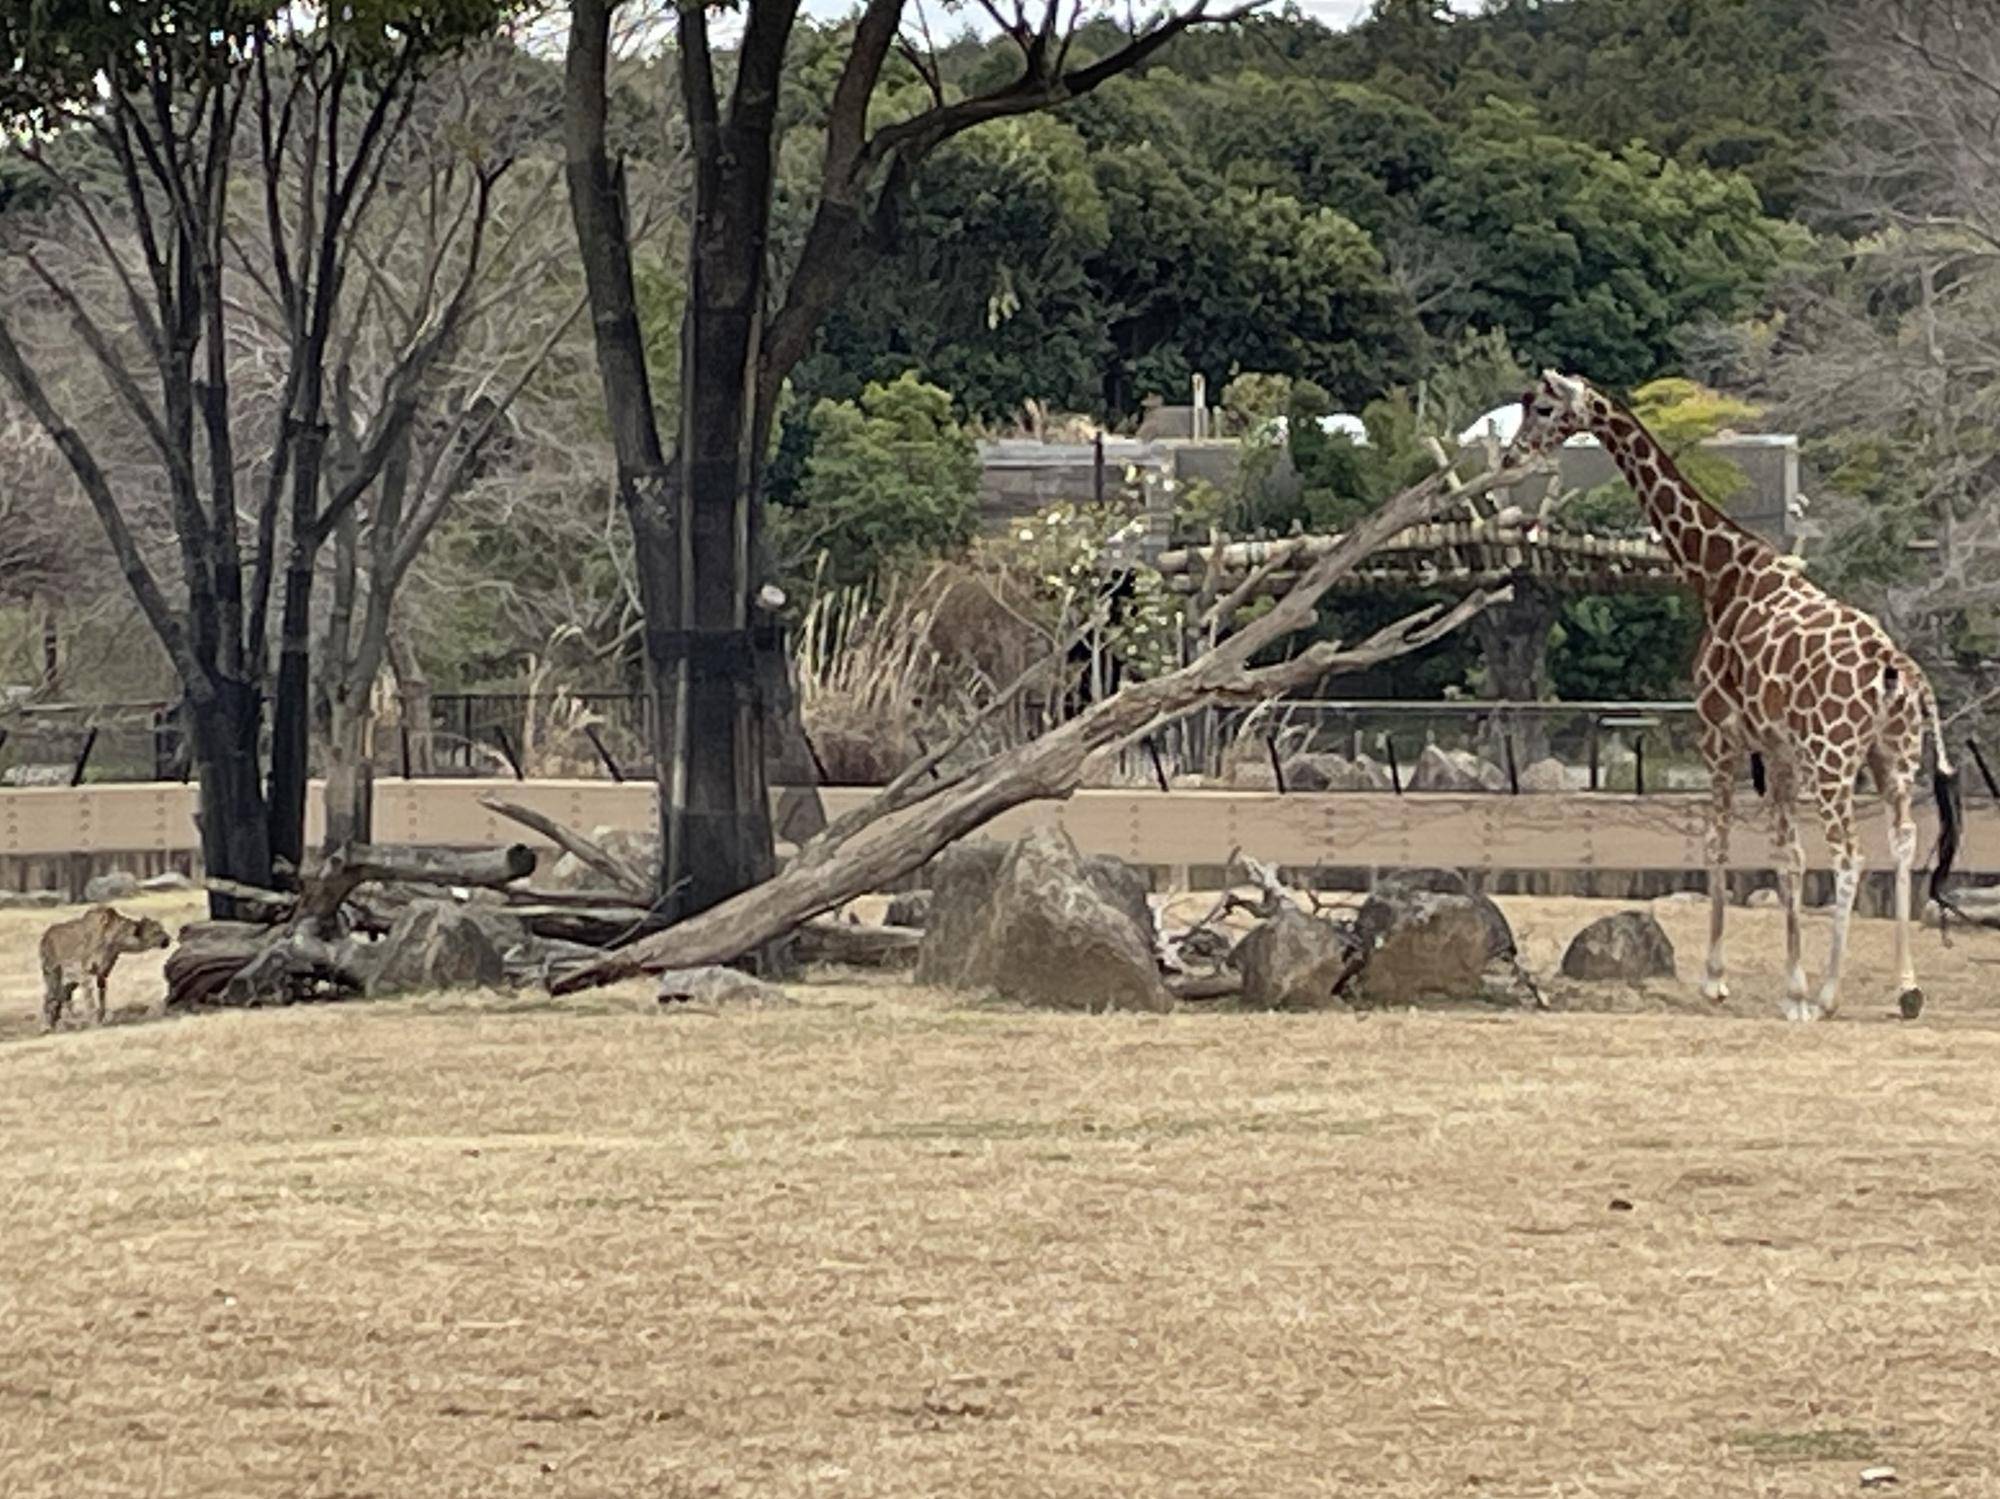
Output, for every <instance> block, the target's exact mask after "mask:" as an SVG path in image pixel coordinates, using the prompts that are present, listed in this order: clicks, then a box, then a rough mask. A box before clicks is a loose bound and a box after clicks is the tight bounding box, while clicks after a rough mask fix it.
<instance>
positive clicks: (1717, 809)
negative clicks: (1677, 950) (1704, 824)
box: [1701, 750, 1736, 1004]
mask: <svg viewBox="0 0 2000 1499" xmlns="http://www.w3.org/2000/svg"><path fill="white" fill-rule="evenodd" d="M1708 759H1709V798H1708V837H1707V853H1708V965H1707V967H1706V969H1705V970H1704V971H1703V974H1702V980H1701V996H1702V998H1703V999H1707V1000H1713V1001H1714V1002H1715V1003H1717V1004H1721V1003H1722V1002H1723V1001H1724V1000H1726V999H1728V998H1729V979H1728V964H1727V960H1726V959H1725V958H1724V956H1723V947H1722V928H1723V920H1724V917H1725V916H1726V914H1727V912H1728V909H1729V817H1730V812H1731V808H1732V804H1733V802H1734V799H1735V794H1736V762H1735V758H1734V757H1733V756H1732V755H1731V754H1730V753H1729V752H1728V751H1727V750H1721V751H1716V750H1711V751H1710V753H1709V757H1708Z"/></svg>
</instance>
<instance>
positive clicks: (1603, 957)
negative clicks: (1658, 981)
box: [1562, 911, 1674, 982]
mask: <svg viewBox="0 0 2000 1499" xmlns="http://www.w3.org/2000/svg"><path fill="white" fill-rule="evenodd" d="M1562 971H1563V973H1564V975H1565V976H1566V977H1569V978H1573V979H1617V980H1624V981H1627V982H1631V981H1636V980H1639V979H1651V978H1672V977H1673V976H1674V944H1673V943H1672V942H1670V941H1669V940H1668V939H1667V934H1666V932H1665V930H1664V929H1663V928H1662V927H1661V926H1660V924H1659V922H1657V921H1655V920H1654V919H1653V914H1652V913H1651V912H1650V911H1620V912H1619V913H1618V914H1617V915H1615V916H1605V917H1602V918H1600V919H1599V920H1597V921H1593V922H1592V923H1591V924H1590V925H1589V926H1587V927H1585V928H1584V929H1583V930H1582V931H1580V932H1578V933H1577V934H1576V937H1575V939H1574V940H1573V941H1571V943H1570V945H1569V951H1567V952H1565V953H1564V954H1563V960H1562Z"/></svg>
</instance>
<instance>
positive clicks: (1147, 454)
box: [979, 406, 1803, 549]
mask: <svg viewBox="0 0 2000 1499" xmlns="http://www.w3.org/2000/svg"><path fill="white" fill-rule="evenodd" d="M1190 412H1191V408H1187V407H1164V406H1163V407H1158V408H1155V410H1154V411H1153V412H1151V413H1149V420H1152V419H1158V425H1159V426H1160V427H1163V428H1171V427H1176V426H1183V425H1192V422H1191V421H1190V420H1187V418H1188V417H1189V415H1190ZM1099 446H1100V444H1098V443H1087V442H1075V443H1055V442H1041V441H1038V440H1036V439H1034V438H1005V439H1002V440H1000V441H997V442H982V443H981V444H980V445H979V463H980V481H979V513H980V522H981V525H982V527H983V528H984V529H986V530H992V531H997V530H1001V529H1003V528H1004V527H1005V526H1006V525H1007V523H1008V522H1009V521H1012V520H1017V519H1020V518H1021V517H1024V516H1028V515H1032V514H1034V513H1035V512H1036V511H1038V510H1042V509H1045V508H1047V507H1048V506H1050V505H1054V504H1058V503H1061V502H1064V501H1067V502H1069V503H1071V504H1089V503H1090V502H1091V501H1092V500H1093V499H1094V498H1095V497H1097V495H1098V494H1099V493H1100V483H1101V493H1102V496H1103V498H1104V500H1105V501H1106V502H1107V503H1111V504H1119V505H1123V506H1126V507H1128V508H1129V509H1130V510H1131V511H1132V512H1133V513H1134V514H1140V513H1143V514H1144V515H1145V516H1146V519H1147V527H1146V530H1147V534H1148V540H1149V541H1150V542H1151V543H1152V544H1154V545H1156V546H1165V545H1167V544H1168V543H1169V542H1170V541H1171V540H1172V539H1173V538H1172V535H1171V532H1172V521H1173V510H1174V504H1175V497H1176V495H1177V494H1178V492H1179V490H1180V487H1181V486H1183V485H1185V484H1189V483H1193V482H1196V481H1201V482H1206V483H1208V484H1212V485H1214V486H1215V487H1216V488H1218V489H1221V490H1225V491H1227V490H1229V489H1230V488H1232V487H1233V486H1234V485H1235V484H1236V482H1237V477H1238V475H1239V473H1240V472H1241V470H1242V464H1243V449H1242V444H1241V443H1240V442H1238V441H1237V440H1236V439H1234V438H1205V439H1202V438H1190V437H1181V436H1165V435H1159V436H1152V435H1142V436H1139V437H1108V436H1107V437H1105V438H1103V439H1102V442H1101V447H1102V460H1101V465H1102V474H1101V478H1100V473H1099V468H1100V458H1099ZM1702 446H1703V447H1704V448H1706V449H1707V450H1708V451H1710V452H1712V453H1714V454H1716V455H1717V456H1718V457H1722V458H1726V459H1728V460H1729V461H1730V462H1732V463H1734V464H1735V465H1736V467H1737V468H1738V469H1739V470H1741V472H1742V474H1743V477H1744V479H1745V481H1746V484H1745V487H1744V489H1743V490H1742V491H1741V492H1740V493H1739V494H1738V495H1737V496H1736V498H1735V499H1734V500H1733V501H1732V502H1731V504H1730V506H1729V511H1730V514H1731V515H1733V516H1734V517H1735V518H1736V519H1737V520H1738V521H1740V522H1741V523H1742V524H1744V525H1745V526H1747V527H1749V528H1750V529H1751V530H1752V531H1755V532H1756V533H1757V534H1758V535H1760V536H1763V537H1765V538H1767V539H1768V540H1770V541H1772V542H1773V543H1775V544H1776V545H1778V546H1780V547H1784V548H1787V549H1789V548H1791V547H1792V545H1793V543H1794V542H1795V541H1797V540H1798V538H1799V524H1798V519H1799V513H1800V511H1801V509H1802V507H1803V500H1802V498H1801V495H1800V492H1799V440H1798V438H1796V437H1794V436H1792V435H1791V434H1789V433H1742V434H1731V435H1729V436H1726V437H1716V438H1711V439H1709V440H1708V441H1707V442H1705V443H1704V444H1703V445H1702ZM1558 473H1559V475H1560V478H1561V482H1562V485H1563V487H1564V488H1566V489H1594V488H1596V487H1597V486H1598V485H1600V484H1607V483H1611V482H1613V481H1615V480H1616V479H1617V478H1618V471H1617V468H1616V467H1615V466H1614V465H1613V464H1612V462H1611V458H1610V456H1609V455H1608V454H1607V453H1605V451H1604V450H1603V449H1602V448H1601V447H1599V446H1598V444H1597V441H1596V439H1594V438H1588V437H1586V438H1578V439H1575V440H1573V441H1571V442H1570V443H1569V444H1568V445H1566V446H1565V447H1564V448H1563V449H1562V451H1561V454H1560V456H1559V458H1558ZM1265 482H1266V483H1267V484H1269V485H1271V486H1272V487H1273V488H1274V489H1275V490H1279V491H1282V490H1284V489H1285V488H1286V487H1287V486H1289V487H1290V488H1292V489H1294V490H1295V489H1296V487H1297V484H1298V479H1297V476H1296V475H1295V474H1294V473H1293V472H1292V469H1291V465H1290V463H1289V462H1287V461H1284V460H1283V459H1282V457H1281V460H1280V462H1279V463H1277V464H1276V465H1274V467H1273V469H1272V472H1271V473H1270V475H1269V476H1268V477H1267V479H1266V481H1265Z"/></svg>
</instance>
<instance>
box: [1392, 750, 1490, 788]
mask: <svg viewBox="0 0 2000 1499" xmlns="http://www.w3.org/2000/svg"><path fill="white" fill-rule="evenodd" d="M1405 784H1406V785H1407V787H1408V789H1409V790H1411V791H1450V792H1458V793H1461V794H1462V793H1465V792H1470V791H1505V790H1506V789H1507V776H1506V773H1505V772H1504V771H1502V770H1501V769H1500V768H1499V767H1498V766H1497V765H1489V764H1488V763H1487V762H1486V761H1484V760H1482V759H1480V758H1479V756H1477V755H1475V754H1473V753H1472V752H1471V751H1469V750H1447V749H1443V748H1441V747H1439V746H1438V745H1435V744H1427V745H1425V746H1424V752H1423V753H1422V754H1421V755H1419V756H1417V763H1416V765H1415V766H1413V767H1412V768H1411V770H1410V777H1409V780H1408V781H1407V782H1406V783H1405Z"/></svg>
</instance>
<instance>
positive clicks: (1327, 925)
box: [1230, 906, 1356, 1010]
mask: <svg viewBox="0 0 2000 1499" xmlns="http://www.w3.org/2000/svg"><path fill="white" fill-rule="evenodd" d="M1355 955H1356V949H1355V942H1354V937H1353V935H1352V934H1351V933H1349V932H1348V931H1346V930H1345V929H1343V928H1341V927H1337V926H1335V925H1334V924H1333V923H1332V922H1330V921H1322V920H1320V919H1319V918H1317V917H1314V916H1308V915H1306V913H1305V912H1303V911H1301V910H1299V909H1298V908H1297V907H1296V906H1280V907H1279V908H1278V914H1277V915H1276V916H1273V917H1272V918H1271V919H1270V920H1268V921H1260V922H1258V923H1257V925H1256V926H1254V927H1252V928H1251V929H1250V931H1249V933H1248V934H1247V935H1246V936H1245V937H1244V938H1243V940H1242V941H1241V942H1239V943H1237V944H1236V951H1235V953H1234V954H1233V955H1232V956H1231V959H1230V961H1231V962H1232V963H1233V964H1234V965H1235V967H1236V969H1237V971H1238V972H1240V973H1241V974H1242V975H1243V1002H1244V1004H1246V1005H1250V1006H1254V1007H1256V1008H1258V1009H1265V1010H1326V1009H1332V1008H1334V1007H1335V1006H1337V1005H1339V1004H1340V1003H1341V1000H1340V996H1339V993H1338V990H1339V987H1340V985H1341V984H1342V983H1343V982H1344V981H1345V980H1346V979H1347V978H1349V977H1350V976H1351V974H1352V972H1353V968H1354V959H1355Z"/></svg>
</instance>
